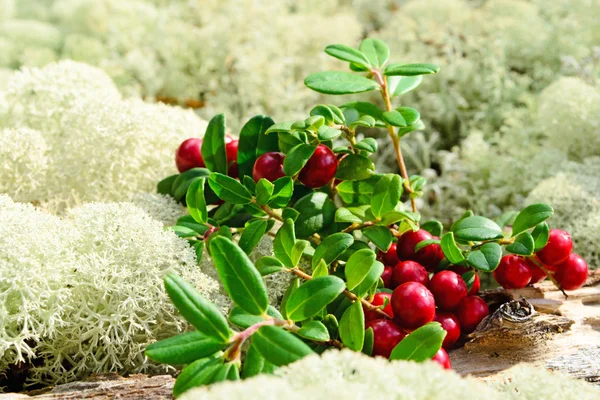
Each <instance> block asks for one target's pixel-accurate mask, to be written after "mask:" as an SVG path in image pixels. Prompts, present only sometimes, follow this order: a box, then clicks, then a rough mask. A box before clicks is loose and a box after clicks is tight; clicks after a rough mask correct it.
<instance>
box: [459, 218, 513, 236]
mask: <svg viewBox="0 0 600 400" xmlns="http://www.w3.org/2000/svg"><path fill="white" fill-rule="evenodd" d="M452 231H453V232H454V238H455V239H457V240H459V241H474V242H479V241H484V240H494V239H500V238H502V236H503V235H502V229H501V228H500V227H499V226H498V224H496V223H495V222H494V221H492V220H491V219H487V218H485V217H480V216H475V215H474V216H471V217H467V218H464V219H461V220H459V221H457V222H456V223H455V224H454V225H453V226H452Z"/></svg>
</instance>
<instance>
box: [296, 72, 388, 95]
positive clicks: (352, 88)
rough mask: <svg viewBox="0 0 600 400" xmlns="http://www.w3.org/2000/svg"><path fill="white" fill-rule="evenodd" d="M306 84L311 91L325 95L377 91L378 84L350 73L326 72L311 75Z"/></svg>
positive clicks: (305, 81)
mask: <svg viewBox="0 0 600 400" xmlns="http://www.w3.org/2000/svg"><path fill="white" fill-rule="evenodd" d="M304 84H305V85H306V86H307V87H309V88H310V89H312V90H314V91H316V92H319V93H325V94H335V95H338V94H350V93H362V92H369V91H371V90H375V89H377V88H378V87H379V85H378V84H377V82H375V81H373V80H371V79H368V78H365V77H363V76H360V75H355V74H352V73H349V72H339V71H325V72H317V73H314V74H311V75H309V76H308V77H307V78H306V79H305V80H304Z"/></svg>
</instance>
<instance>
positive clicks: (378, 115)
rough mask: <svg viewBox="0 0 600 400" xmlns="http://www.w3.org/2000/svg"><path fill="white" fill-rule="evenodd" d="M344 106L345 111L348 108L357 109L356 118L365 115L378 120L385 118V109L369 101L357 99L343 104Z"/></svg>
mask: <svg viewBox="0 0 600 400" xmlns="http://www.w3.org/2000/svg"><path fill="white" fill-rule="evenodd" d="M342 108H343V109H344V111H345V110H346V109H353V110H356V111H357V113H358V116H357V118H356V119H358V117H361V116H363V115H368V116H370V117H373V118H374V119H376V120H382V119H383V110H382V109H381V108H379V107H378V106H377V105H376V104H373V103H369V102H366V101H355V102H353V103H346V104H344V105H343V106H342Z"/></svg>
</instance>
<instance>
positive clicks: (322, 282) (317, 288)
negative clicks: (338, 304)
mask: <svg viewBox="0 0 600 400" xmlns="http://www.w3.org/2000/svg"><path fill="white" fill-rule="evenodd" d="M345 288H346V284H345V282H344V281H343V280H341V279H340V278H338V277H336V276H331V275H330V276H321V277H318V278H314V279H312V280H310V281H307V282H305V283H303V284H302V285H300V287H299V288H298V289H297V290H296V291H295V292H294V293H293V294H292V295H291V296H290V298H289V299H288V301H287V304H286V314H287V317H288V318H289V319H291V320H292V321H303V320H305V319H307V318H310V317H312V316H315V315H316V314H317V313H318V312H319V311H321V310H322V309H323V308H325V307H326V306H327V304H329V303H331V302H332V301H333V300H334V299H335V298H336V297H337V296H338V295H339V294H340V293H342V292H343V291H344V289H345Z"/></svg>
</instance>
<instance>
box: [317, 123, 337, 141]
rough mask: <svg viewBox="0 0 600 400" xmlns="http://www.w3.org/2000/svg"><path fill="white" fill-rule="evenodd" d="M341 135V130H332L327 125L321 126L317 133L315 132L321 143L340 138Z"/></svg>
mask: <svg viewBox="0 0 600 400" xmlns="http://www.w3.org/2000/svg"><path fill="white" fill-rule="evenodd" d="M341 134H342V131H341V130H339V129H335V128H332V127H330V126H327V125H323V126H322V127H320V128H319V131H318V132H317V136H318V138H319V140H320V141H322V142H324V141H327V140H333V139H335V138H337V137H338V136H340V135H341Z"/></svg>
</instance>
